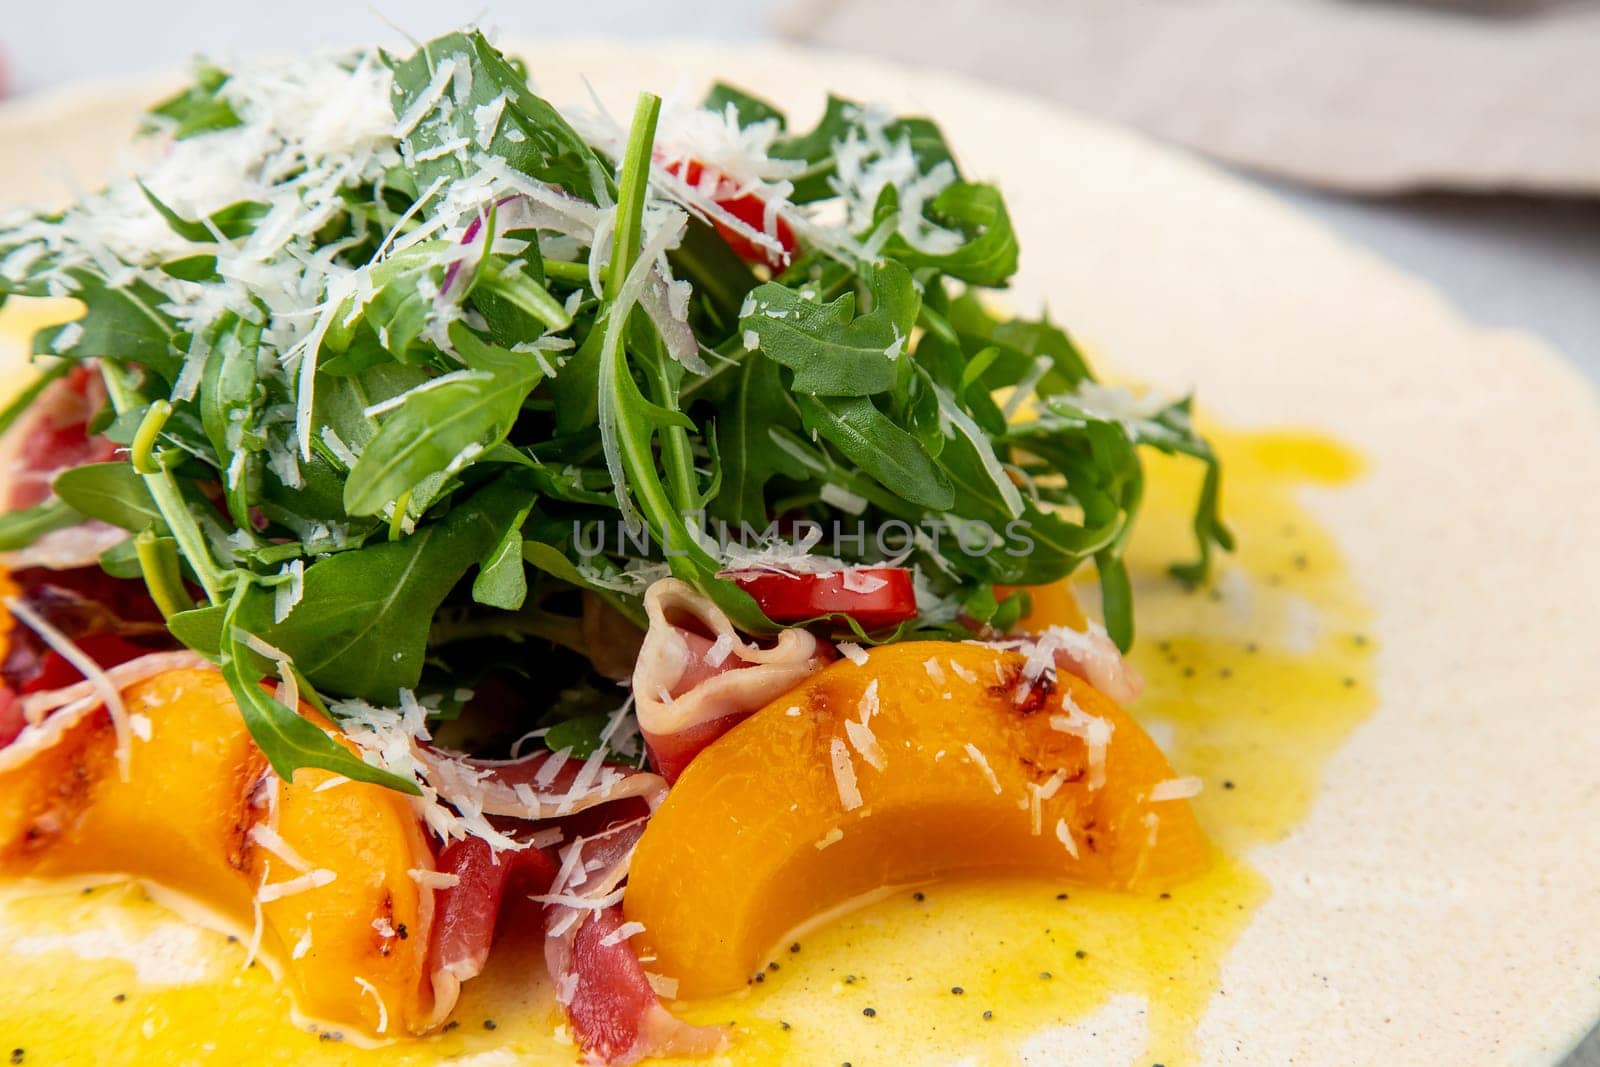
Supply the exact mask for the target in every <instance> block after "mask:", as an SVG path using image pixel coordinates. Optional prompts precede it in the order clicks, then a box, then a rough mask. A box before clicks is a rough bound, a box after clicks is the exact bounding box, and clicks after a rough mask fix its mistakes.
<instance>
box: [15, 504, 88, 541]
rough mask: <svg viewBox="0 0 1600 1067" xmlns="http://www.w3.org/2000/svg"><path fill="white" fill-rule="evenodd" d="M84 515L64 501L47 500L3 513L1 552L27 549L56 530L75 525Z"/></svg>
mask: <svg viewBox="0 0 1600 1067" xmlns="http://www.w3.org/2000/svg"><path fill="white" fill-rule="evenodd" d="M82 521H83V516H82V515H81V514H79V513H78V512H77V511H74V510H73V509H72V507H71V506H70V505H68V504H67V503H66V502H65V501H63V500H46V501H45V502H44V503H42V504H35V505H34V506H33V507H31V508H23V509H22V510H21V511H8V512H6V513H5V514H3V515H0V552H15V551H16V550H17V549H19V548H27V547H28V546H29V545H31V544H33V543H34V542H35V541H37V540H38V539H39V538H41V537H43V536H44V535H45V534H47V533H50V532H51V531H52V530H61V529H64V528H66V527H68V526H75V525H77V524H78V523H80V522H82Z"/></svg>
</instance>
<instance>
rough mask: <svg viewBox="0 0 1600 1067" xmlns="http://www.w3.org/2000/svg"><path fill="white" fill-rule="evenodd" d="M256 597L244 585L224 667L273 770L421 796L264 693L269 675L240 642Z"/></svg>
mask: <svg viewBox="0 0 1600 1067" xmlns="http://www.w3.org/2000/svg"><path fill="white" fill-rule="evenodd" d="M251 593H252V590H250V589H249V587H248V586H245V585H241V586H240V587H239V590H238V591H237V592H236V593H235V594H234V596H233V598H232V600H231V601H230V602H229V604H228V607H227V610H226V612H225V614H224V615H223V617H222V629H221V635H220V641H219V652H220V655H221V662H220V664H219V666H220V667H221V669H222V677H223V678H224V679H225V680H226V681H227V683H228V689H229V690H230V691H231V692H232V693H233V698H234V700H235V701H236V702H237V703H238V705H239V714H240V715H241V716H242V717H243V718H244V724H245V727H246V728H247V729H248V730H249V731H250V737H251V738H252V739H253V740H254V741H255V743H256V746H257V747H258V748H260V749H261V752H262V754H263V755H265V756H266V757H267V762H268V763H270V764H271V765H272V769H273V770H274V771H275V772H277V774H278V776H279V777H280V778H284V779H286V780H292V779H293V778H294V772H295V771H296V770H298V769H300V768H301V767H320V768H321V769H323V770H326V771H332V772H333V773H334V774H342V775H344V776H345V777H346V778H352V779H354V780H356V781H358V782H371V783H374V784H376V785H382V786H387V787H389V788H390V789H398V790H400V791H401V792H403V793H411V794H413V795H421V792H422V791H421V790H420V789H419V788H418V787H417V785H416V783H415V782H412V781H410V780H408V779H405V778H401V777H399V776H398V775H394V774H390V773H389V772H388V771H384V770H380V769H379V768H377V767H374V766H372V765H371V764H369V763H367V762H365V761H364V760H362V759H360V758H359V757H357V756H356V755H355V754H354V753H352V752H350V751H349V750H347V749H346V748H345V747H344V746H342V745H340V744H339V742H337V741H335V740H334V739H333V737H332V736H330V735H329V734H328V732H327V731H325V730H323V729H322V728H321V727H319V726H317V725H316V724H315V723H313V722H311V721H310V720H309V719H307V718H306V717H305V716H303V715H301V714H300V713H299V712H298V711H296V710H294V709H292V708H289V707H286V706H285V705H284V704H282V703H281V702H279V701H278V700H277V699H275V698H273V697H271V696H268V695H267V692H266V690H265V689H264V688H263V687H262V681H263V679H264V678H265V672H263V671H261V670H260V669H258V668H257V667H256V666H255V660H254V659H253V658H252V657H251V655H250V654H249V653H247V652H246V650H245V647H244V642H243V640H242V639H241V637H240V636H239V635H240V634H241V632H242V631H240V630H239V629H238V618H239V616H240V615H241V614H242V611H241V609H242V607H243V605H245V604H246V603H248V602H249V599H250V596H251Z"/></svg>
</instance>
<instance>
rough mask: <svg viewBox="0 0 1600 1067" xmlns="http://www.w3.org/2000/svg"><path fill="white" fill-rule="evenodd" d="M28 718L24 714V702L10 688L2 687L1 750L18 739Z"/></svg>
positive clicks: (0, 712)
mask: <svg viewBox="0 0 1600 1067" xmlns="http://www.w3.org/2000/svg"><path fill="white" fill-rule="evenodd" d="M27 725H28V718H27V716H26V715H24V714H23V713H22V701H21V700H20V699H18V697H17V694H16V693H13V692H12V691H11V690H10V689H9V688H8V687H6V686H0V748H5V747H6V746H7V745H9V744H10V743H11V742H13V741H15V740H16V739H17V735H18V734H20V733H22V728H23V727H25V726H27Z"/></svg>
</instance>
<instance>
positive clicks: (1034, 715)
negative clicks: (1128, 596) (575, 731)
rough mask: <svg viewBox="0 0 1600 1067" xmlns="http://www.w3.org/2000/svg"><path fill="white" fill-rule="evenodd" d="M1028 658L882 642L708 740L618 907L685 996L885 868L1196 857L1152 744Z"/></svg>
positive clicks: (1097, 878) (1047, 865) (918, 871)
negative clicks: (1029, 680)
mask: <svg viewBox="0 0 1600 1067" xmlns="http://www.w3.org/2000/svg"><path fill="white" fill-rule="evenodd" d="M1024 664H1025V660H1024V659H1023V657H1022V656H1021V655H1019V654H1017V653H1014V652H1000V651H996V650H993V649H989V648H984V647H980V646H975V645H964V644H951V643H943V642H938V643H936V642H914V643H906V644H898V645H889V646H885V647H882V648H878V649H875V650H873V651H872V652H871V653H870V655H869V658H868V660H867V663H866V664H865V665H862V666H857V665H855V664H853V663H851V662H848V661H840V662H838V663H836V664H834V665H832V666H830V667H828V668H827V669H825V670H823V671H821V672H820V673H818V674H816V675H813V676H812V677H811V678H810V679H809V680H807V681H806V682H805V683H804V684H802V685H801V686H799V687H798V688H797V689H795V690H793V691H792V692H790V693H788V694H787V695H785V696H783V697H781V698H780V699H778V700H777V701H775V702H774V703H772V704H770V705H769V706H767V707H765V708H763V709H762V710H760V711H758V712H756V713H755V715H753V716H751V717H750V718H749V719H747V720H745V721H744V722H742V723H740V724H739V725H738V726H736V727H734V728H733V729H732V730H730V731H729V732H728V733H727V734H726V735H724V736H723V737H721V738H720V739H718V740H717V741H715V742H714V743H713V744H712V745H711V746H710V747H708V748H707V749H706V750H705V751H704V752H702V753H701V754H700V755H699V756H698V757H697V758H696V759H695V761H694V763H692V764H691V765H690V766H689V768H688V770H687V771H685V772H684V774H683V777H682V778H680V779H679V780H678V783H677V784H676V785H675V786H674V787H673V789H672V791H671V793H669V794H668V796H667V799H666V801H665V803H663V804H662V806H661V808H660V809H659V810H658V811H657V812H656V814H655V815H654V817H653V818H652V819H651V821H650V824H649V826H648V828H647V829H646V831H645V834H644V837H643V839H642V840H641V841H640V843H639V847H638V851H637V852H636V853H635V855H634V858H633V863H632V866H631V868H630V874H629V878H628V888H627V895H626V898H625V901H624V907H625V910H626V912H627V917H628V918H629V919H630V920H634V921H638V922H642V923H643V924H644V926H645V932H644V933H643V934H642V935H640V943H641V951H644V952H645V953H647V954H648V953H652V952H653V953H654V954H655V956H656V958H657V959H656V962H655V963H654V964H652V968H653V969H655V970H659V971H662V972H664V973H666V974H668V975H670V976H671V977H673V978H676V979H677V980H678V982H679V987H678V988H679V991H680V994H681V995H683V996H699V995H710V994H716V993H720V992H725V991H728V990H730V989H733V988H736V987H738V986H742V985H744V984H745V982H746V981H748V980H749V978H750V976H751V975H752V974H753V973H754V972H755V971H756V970H757V969H758V968H759V967H760V965H761V963H762V961H763V960H765V959H766V958H768V956H767V954H768V953H769V952H770V951H771V950H772V949H773V947H774V946H775V945H778V944H780V943H781V942H782V941H783V939H784V935H785V934H786V933H787V932H789V931H790V930H792V929H794V928H795V927H797V926H798V925H800V924H801V923H803V922H805V921H806V920H808V919H810V918H812V917H813V916H816V915H818V914H821V913H823V912H825V911H828V910H829V909H832V908H835V907H837V906H839V905H841V904H844V903H845V902H847V901H849V900H851V899H853V898H856V897H859V896H860V895H862V894H864V893H867V892H870V891H872V890H875V889H879V888H881V887H883V886H891V885H908V884H915V883H919V882H926V881H929V880H932V879H936V878H940V877H944V876H948V875H956V874H970V873H983V874H998V873H1023V872H1027V873H1040V874H1050V875H1053V876H1057V877H1062V878H1068V879H1072V880H1075V881H1078V882H1081V883H1088V884H1093V885H1097V886H1107V887H1117V888H1125V889H1131V890H1137V891H1149V890H1154V889H1159V888H1160V887H1162V886H1164V885H1167V884H1169V883H1172V882H1175V881H1178V880H1181V879H1183V878H1186V877H1189V876H1191V875H1193V874H1195V873H1197V872H1198V871H1199V870H1200V869H1202V868H1203V867H1204V866H1205V864H1206V862H1207V858H1208V854H1209V847H1208V845H1207V842H1206V839H1205V837H1204V835H1203V834H1202V832H1201V830H1200V828H1199V826H1198V824H1197V823H1196V822H1195V818H1194V815H1193V813H1192V812H1191V811H1190V810H1189V805H1188V804H1187V803H1186V802H1185V801H1184V800H1183V799H1182V797H1183V795H1185V793H1186V790H1185V788H1184V787H1183V785H1182V784H1181V783H1171V782H1169V780H1171V779H1172V778H1173V772H1172V768H1171V766H1170V765H1169V764H1168V763H1167V761H1166V759H1165V757H1163V756H1162V754H1161V752H1160V750H1158V749H1157V748H1156V746H1155V743H1154V742H1152V741H1151V740H1150V738H1149V737H1148V736H1147V735H1146V734H1145V733H1144V732H1143V731H1142V730H1141V729H1140V728H1139V726H1138V724H1137V723H1135V722H1134V721H1133V720H1132V719H1131V718H1129V717H1128V716H1127V715H1126V714H1124V713H1123V712H1122V711H1121V710H1120V709H1119V708H1118V707H1117V706H1116V705H1114V704H1113V703H1112V702H1111V701H1110V700H1108V699H1107V698H1105V697H1104V696H1102V695H1101V694H1100V693H1099V692H1098V691H1096V690H1095V689H1093V688H1091V687H1090V686H1089V685H1088V684H1087V683H1085V682H1082V681H1080V680H1078V679H1077V678H1074V677H1072V676H1069V675H1066V674H1062V675H1061V676H1060V679H1059V680H1058V681H1056V682H1054V683H1050V682H1048V680H1041V681H1040V682H1039V683H1037V684H1035V685H1032V686H1030V687H1027V689H1026V691H1023V690H1021V689H1019V683H1020V682H1021V681H1022V678H1023V669H1024ZM1019 695H1020V696H1021V699H1020V700H1019V699H1018V697H1019ZM1163 783H1168V784H1163ZM1158 786H1159V788H1158Z"/></svg>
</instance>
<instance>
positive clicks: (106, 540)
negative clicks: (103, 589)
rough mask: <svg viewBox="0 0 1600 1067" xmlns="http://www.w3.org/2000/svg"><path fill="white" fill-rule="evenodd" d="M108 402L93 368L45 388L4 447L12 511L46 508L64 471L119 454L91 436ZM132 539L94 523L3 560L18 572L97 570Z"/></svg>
mask: <svg viewBox="0 0 1600 1067" xmlns="http://www.w3.org/2000/svg"><path fill="white" fill-rule="evenodd" d="M105 401H106V394H105V384H104V383H103V382H102V381H101V379H100V375H99V373H98V372H97V371H95V370H94V369H93V368H92V367H87V366H78V367H74V368H73V369H72V370H71V371H70V372H68V373H67V374H66V375H65V376H64V377H62V378H59V379H57V380H56V381H54V382H51V383H50V384H49V385H48V386H46V387H45V390H44V392H43V393H41V394H40V395H39V399H38V400H36V401H34V403H33V405H32V406H31V407H30V408H29V409H28V411H27V414H26V415H25V416H24V417H23V419H22V421H20V422H18V423H17V424H16V425H15V426H14V427H12V429H11V432H10V433H8V434H6V437H5V441H4V443H3V444H0V470H3V471H4V472H5V479H6V480H5V491H4V494H3V503H4V506H5V509H6V510H9V511H18V510H21V509H23V508H31V507H33V506H34V505H36V504H42V503H44V502H45V501H46V500H48V499H49V498H50V486H51V484H52V483H53V482H54V481H55V478H56V475H58V474H60V473H61V472H62V471H64V470H70V469H71V468H73V467H80V466H82V465H84V464H85V463H103V462H105V461H107V460H110V459H113V458H114V457H115V456H116V453H117V445H116V444H115V443H114V442H112V441H110V440H108V439H107V438H105V437H101V436H99V435H91V434H90V433H89V423H90V421H91V420H92V419H93V418H94V417H95V415H96V414H97V413H98V412H99V411H100V409H101V408H102V407H104V406H105ZM127 536H128V535H127V532H126V531H124V530H119V529H117V528H116V527H115V526H110V525H108V524H106V523H103V522H99V521H98V520H93V519H91V520H89V521H87V522H82V523H79V524H78V525H76V526H68V527H66V528H65V529H61V530H52V531H51V532H50V533H47V534H45V535H44V536H43V537H41V538H39V539H38V540H37V541H35V542H34V543H33V544H31V545H29V546H28V547H26V548H23V549H20V550H18V551H16V552H11V553H7V554H6V555H5V556H4V557H3V562H4V563H5V565H6V566H8V567H11V568H14V569H15V568H22V567H46V568H49V569H51V570H66V569H69V568H73V567H86V566H91V565H93V564H94V563H96V561H98V560H99V558H100V554H101V553H102V552H104V551H105V550H106V549H108V548H111V547H112V546H114V545H116V544H118V543H120V542H121V541H122V540H123V539H125V538H126V537H127Z"/></svg>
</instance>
